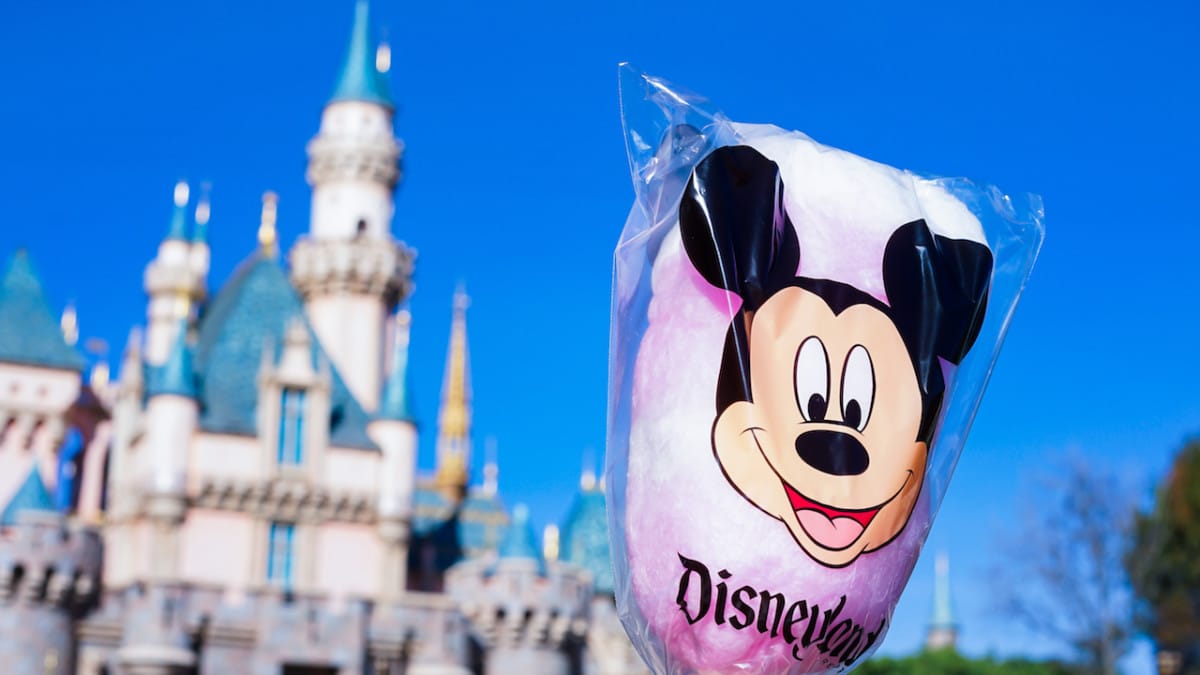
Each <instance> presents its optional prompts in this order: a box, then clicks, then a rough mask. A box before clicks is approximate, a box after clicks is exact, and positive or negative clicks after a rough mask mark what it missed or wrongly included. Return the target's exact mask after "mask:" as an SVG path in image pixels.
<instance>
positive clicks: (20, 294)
mask: <svg viewBox="0 0 1200 675" xmlns="http://www.w3.org/2000/svg"><path fill="white" fill-rule="evenodd" d="M0 361H10V362H13V363H23V364H27V365H32V366H42V367H44V368H62V369H65V370H75V371H82V370H83V368H84V366H85V365H86V364H85V362H84V360H83V357H82V356H80V355H79V353H78V352H76V351H75V350H74V349H72V348H71V347H70V346H69V345H67V342H66V340H64V339H63V335H62V330H61V328H60V327H59V325H58V322H57V321H55V320H54V316H53V315H52V314H51V313H50V307H49V306H48V305H47V304H46V297H45V295H44V294H43V293H42V282H41V280H40V279H39V278H38V275H37V271H36V270H35V269H34V267H33V262H32V261H31V260H30V259H29V254H28V253H26V252H25V250H24V249H22V250H19V251H17V252H16V254H15V255H13V257H12V260H11V261H10V262H9V264H8V270H7V271H6V272H5V274H4V279H3V281H0Z"/></svg>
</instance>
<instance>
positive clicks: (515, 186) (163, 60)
mask: <svg viewBox="0 0 1200 675" xmlns="http://www.w3.org/2000/svg"><path fill="white" fill-rule="evenodd" d="M756 5H757V7H756ZM372 12H373V15H374V17H373V18H374V24H375V26H376V28H378V29H382V30H383V31H384V32H385V34H386V36H387V38H388V39H389V41H390V42H391V44H392V48H393V70H392V74H391V83H392V89H393V92H394V94H395V96H396V97H397V99H398V100H399V111H398V116H397V120H396V128H397V133H398V135H399V136H400V137H401V138H402V139H403V140H404V141H405V143H406V152H405V172H406V174H405V179H404V183H403V185H402V186H401V189H400V191H399V193H398V195H397V203H396V219H395V223H394V226H393V231H394V232H395V234H396V235H397V236H398V237H400V238H402V239H404V240H405V241H407V242H408V243H409V244H410V245H412V246H415V247H416V248H417V249H418V250H419V252H420V256H419V259H418V267H417V292H416V295H415V296H414V298H413V300H412V309H413V313H414V324H413V330H414V335H413V344H412V349H413V355H412V364H413V366H412V367H413V376H414V378H415V383H414V384H415V388H416V394H417V397H418V401H417V405H418V411H419V413H420V415H421V421H422V422H423V424H424V427H423V429H424V432H425V436H424V437H423V441H422V458H421V462H422V465H424V466H429V465H430V464H431V455H432V446H431V444H430V440H431V438H432V435H433V433H432V432H433V429H434V413H435V410H436V399H437V396H438V391H439V387H440V379H441V374H442V368H443V358H444V353H445V348H446V343H447V336H448V329H449V326H448V324H449V317H450V298H451V294H452V292H453V289H454V286H455V284H456V283H457V282H458V281H459V280H463V281H465V282H466V284H467V288H468V291H469V292H470V294H471V296H472V298H473V304H472V307H471V311H470V328H469V331H470V340H471V350H472V351H471V359H472V367H473V376H474V389H475V413H476V414H475V430H476V437H477V443H476V447H479V448H481V447H482V445H483V439H484V438H485V437H486V436H488V435H493V436H495V437H496V438H497V440H498V447H499V458H500V463H501V475H500V483H501V492H502V494H503V496H504V497H505V499H506V501H507V502H508V503H509V504H513V503H516V502H520V501H523V502H527V503H529V504H530V506H531V508H532V509H533V511H534V513H535V516H536V518H537V519H538V520H539V522H541V523H545V522H550V521H553V520H560V519H561V518H562V517H563V516H564V515H565V513H566V509H567V507H568V505H569V502H570V499H571V496H572V494H573V493H574V492H575V490H576V487H577V484H578V475H579V471H580V466H581V457H582V456H583V453H584V449H585V448H588V447H591V448H594V449H595V455H596V456H597V458H598V457H599V455H600V453H601V451H602V448H603V444H604V424H605V415H604V406H605V387H606V373H607V367H606V358H607V339H608V299H609V285H610V261H611V254H612V248H613V245H614V244H615V242H616V240H617V236H618V234H619V232H620V229H621V226H622V224H623V222H624V219H625V216H626V213H627V212H628V209H629V207H630V204H631V201H632V190H631V189H630V186H629V178H628V172H627V167H626V163H625V156H624V149H623V145H622V136H621V129H620V121H619V116H618V108H617V90H616V83H617V71H616V65H617V63H618V62H619V61H622V60H629V61H632V62H633V63H635V64H637V65H638V66H639V67H641V68H642V69H644V70H645V71H647V72H650V73H653V74H657V75H660V76H662V77H665V78H667V79H669V80H671V81H673V82H675V83H677V84H679V85H682V86H684V87H686V88H688V89H691V90H693V91H696V92H700V93H703V94H705V95H707V96H708V97H709V98H711V99H712V100H713V101H714V103H715V104H716V105H717V106H718V107H720V108H721V109H723V110H724V111H725V112H726V114H727V115H729V116H730V117H731V118H733V119H735V120H739V121H748V122H773V123H776V124H779V125H781V126H785V127H790V128H797V129H800V130H803V131H805V132H807V133H808V134H810V135H811V136H813V137H814V138H816V139H817V140H819V141H822V142H824V143H827V144H831V145H837V146H840V147H843V148H846V149H848V150H851V151H854V152H857V153H859V154H863V155H866V156H868V157H871V158H873V159H876V160H880V161H883V162H886V163H890V164H893V165H896V166H900V167H904V168H910V169H914V170H917V171H921V172H927V173H934V174H941V175H964V176H969V177H972V178H974V179H977V180H980V181H985V182H990V183H994V184H996V185H999V186H1001V187H1002V188H1003V189H1005V190H1008V191H1010V192H1025V191H1030V192H1037V193H1040V194H1042V195H1043V196H1044V199H1045V204H1046V213H1047V216H1046V220H1047V231H1048V235H1047V240H1046V245H1045V248H1044V250H1043V254H1042V258H1041V260H1040V262H1039V264H1038V266H1037V268H1036V269H1035V270H1034V274H1033V278H1032V280H1031V282H1030V285H1029V288H1028V292H1027V295H1026V297H1025V299H1024V301H1023V302H1022V305H1021V307H1020V308H1019V310H1018V312H1017V315H1016V320H1015V323H1014V324H1013V327H1012V331H1011V333H1010V335H1009V339H1008V343H1007V345H1006V347H1005V349H1004V351H1003V353H1002V355H1001V358H1000V361H999V363H998V365H997V368H996V371H995V376H994V378H993V381H992V384H991V387H990V389H989V392H988V395H987V396H986V397H985V399H984V403H983V407H982V409H981V412H980V415H979V418H978V421H977V423H976V426H975V429H974V432H973V433H972V436H971V438H970V440H969V442H968V443H967V447H966V450H965V451H964V455H963V458H962V460H961V462H960V464H959V469H958V473H957V475H956V476H955V478H954V480H953V482H952V483H951V485H950V489H949V493H948V495H947V499H946V501H945V503H944V506H943V509H942V513H941V515H940V516H939V520H938V522H937V524H936V525H935V527H934V530H933V532H932V534H931V536H930V541H929V545H928V547H927V555H925V556H924V557H923V559H922V562H921V564H920V565H919V566H918V568H917V572H916V576H915V577H914V580H913V583H912V584H911V586H910V589H909V592H908V593H907V594H906V596H905V598H904V599H903V600H902V601H901V605H900V609H899V610H898V613H897V616H896V621H895V625H894V628H893V631H892V634H891V636H890V638H889V642H888V643H887V645H886V646H885V650H887V651H889V652H907V651H911V650H912V649H915V648H916V647H917V645H918V643H919V640H920V636H921V635H922V633H923V630H924V624H925V623H926V621H927V618H928V612H929V609H930V589H931V586H932V584H931V581H932V579H931V577H932V564H931V560H932V555H929V554H930V553H932V552H933V551H934V550H937V549H944V550H946V551H948V552H949V554H950V557H951V560H952V565H953V583H954V587H955V591H956V594H957V596H956V606H957V611H958V614H959V618H960V619H961V623H962V624H963V636H962V638H963V640H962V644H963V646H964V647H965V648H966V650H967V651H969V652H972V653H985V652H988V651H997V652H1000V653H1011V652H1024V653H1035V654H1036V653H1044V652H1045V647H1044V645H1042V644H1041V643H1040V642H1038V641H1034V640H1032V639H1030V638H1029V637H1028V636H1027V635H1024V634H1023V633H1020V632H1019V631H1016V630H1014V629H1012V628H1011V625H1010V624H1009V623H1007V622H1006V621H1005V620H1004V619H1003V618H1002V617H1000V616H999V615H998V614H997V613H996V611H995V607H994V605H993V603H992V602H991V600H990V592H991V591H990V589H991V585H990V575H989V570H990V569H993V568H994V567H995V565H997V564H1000V563H1001V562H1002V558H1001V557H1000V551H999V549H998V548H997V545H996V544H995V540H996V538H997V537H996V532H997V531H998V530H1000V529H1003V528H1005V527H1011V525H1012V523H1013V521H1014V520H1015V519H1017V518H1018V514H1019V509H1020V507H1019V505H1018V497H1019V496H1020V495H1021V491H1022V486H1023V485H1025V484H1026V483H1027V482H1028V479H1029V476H1030V475H1031V474H1032V473H1035V472H1037V471H1039V470H1041V469H1042V468H1043V467H1045V466H1046V465H1047V464H1046V462H1047V459H1048V458H1050V457H1054V456H1057V455H1061V454H1062V453H1063V452H1065V451H1067V450H1069V449H1075V450H1077V451H1078V452H1080V453H1082V454H1083V455H1085V456H1086V457H1088V458H1091V459H1093V460H1094V461H1095V462H1096V463H1097V464H1100V465H1103V466H1107V467H1112V468H1114V469H1115V470H1118V471H1121V472H1122V473H1124V474H1125V475H1126V476H1127V477H1128V480H1129V481H1130V482H1131V484H1133V485H1135V486H1136V487H1137V488H1138V489H1139V490H1140V491H1141V493H1142V494H1147V493H1148V491H1149V486H1150V484H1151V480H1152V479H1153V478H1154V477H1156V476H1158V475H1160V474H1161V473H1162V471H1163V470H1164V468H1165V467H1166V466H1167V463H1168V461H1169V458H1170V456H1171V454H1172V453H1173V452H1174V450H1175V449H1176V448H1177V447H1178V446H1179V445H1180V443H1181V440H1182V438H1183V437H1184V436H1185V435H1187V434H1190V433H1195V432H1197V431H1200V395H1197V393H1196V382H1197V381H1200V358H1197V356H1196V344H1197V341H1198V338H1200V311H1197V309H1198V308H1197V301H1196V296H1197V291H1200V281H1198V280H1197V276H1196V264H1195V260H1196V257H1197V256H1196V250H1197V249H1198V248H1200V215H1198V212H1197V208H1196V203H1197V202H1196V197H1195V195H1196V191H1197V184H1198V179H1200V172H1198V171H1197V169H1196V158H1197V155H1198V153H1200V132H1198V129H1200V124H1198V121H1200V94H1198V91H1200V88H1198V87H1197V81H1198V66H1200V13H1198V10H1197V6H1196V5H1195V3H1184V2H1179V3H1174V4H1171V3H1158V2H1138V3H1130V2H1120V3H1116V2H1108V1H1106V0H1102V1H1100V2H1095V1H1093V2H1041V1H1034V0H1017V1H1015V2H1007V3H971V2H961V1H957V2H949V1H946V2H927V3H911V2H906V3H895V2H864V1H859V0H850V1H847V2H825V3H808V2H795V1H781V2H761V3H749V2H736V3H721V2H716V1H715V0H690V1H687V2H657V3H652V2H635V1H633V0H609V1H607V2H597V3H586V2H556V3H548V2H547V3H537V2H529V1H528V0H515V1H513V2H506V3H486V4H485V3H478V4H476V3H471V2H466V1H464V0H449V1H446V2H420V3H403V2H397V1H394V0H393V1H385V0H375V2H374V3H373V6H372ZM351 13H352V3H351V2H350V0H338V1H336V2H335V1H333V0H327V1H324V2H320V3H300V2H295V1H291V0H288V1H284V0H265V1H262V2H254V3H248V2H241V1H238V2H234V1H233V0H213V1H210V2H161V1H160V2H146V1H145V0H130V1H128V2H119V3H117V2H108V3H95V2H75V3H71V2H57V1H47V2H36V3H31V2H19V3H7V4H6V5H5V7H4V9H3V10H0V130H2V133H3V138H4V142H3V145H2V146H0V255H4V256H7V255H9V254H10V253H11V252H12V250H13V249H15V248H16V247H17V246H19V245H24V246H28V247H29V248H30V250H31V252H32V255H33V256H34V259H35V261H36V263H37V264H38V265H39V267H40V269H41V272H42V276H43V277H44V280H45V283H46V286H47V289H48V293H49V296H50V298H51V300H52V302H53V303H54V305H55V308H56V310H57V309H58V308H61V306H62V305H63V304H64V303H65V302H66V301H68V300H73V301H74V302H75V303H76V304H77V305H78V312H79V320H80V323H81V330H82V333H83V336H84V337H88V336H95V337H100V338H103V339H104V340H106V341H108V343H109V344H110V345H112V346H113V349H114V352H116V351H117V350H119V348H120V346H121V345H122V344H123V343H124V339H125V335H126V333H127V331H128V329H129V327H130V326H131V325H133V324H136V323H139V322H142V321H143V320H144V317H145V304H144V297H143V294H142V290H141V283H142V273H143V269H144V265H145V263H146V262H147V261H148V260H149V259H150V257H151V256H152V255H153V253H154V250H155V247H156V245H157V243H158V240H159V239H160V238H161V236H162V234H163V233H164V232H165V230H166V226H167V221H168V217H169V214H170V209H171V188H172V185H173V184H174V182H175V181H176V180H177V179H179V178H181V177H186V178H189V179H191V180H192V181H194V182H198V181H201V180H204V181H209V182H211V183H212V200H213V216H212V222H211V224H210V230H211V233H212V235H211V240H212V244H213V275H212V282H213V285H214V286H215V285H216V284H219V283H220V282H222V281H223V280H224V279H225V278H226V277H227V276H228V275H229V273H230V272H231V271H232V269H233V268H234V266H235V265H236V264H237V263H238V262H239V261H240V260H241V259H243V258H244V257H246V256H247V255H249V254H250V253H251V252H252V251H253V249H254V246H255V230H256V227H257V224H258V214H259V200H260V196H261V194H262V192H263V191H264V190H267V189H271V190H275V191H276V192H278V193H279V195H280V202H279V224H280V230H281V233H280V235H281V239H282V243H283V245H284V246H285V247H289V246H290V244H291V242H292V241H294V239H295V238H296V237H297V236H298V235H299V234H301V233H302V232H304V231H305V230H306V229H307V223H308V211H309V201H308V200H309V190H308V187H307V185H306V184H305V182H304V167H305V154H304V145H305V143H306V142H307V141H308V139H309V138H311V137H312V135H313V134H314V133H315V132H316V129H317V123H318V115H319V113H320V109H321V106H322V105H323V103H324V102H325V100H326V99H327V98H328V96H329V95H330V93H331V91H332V87H333V83H334V79H335V75H336V71H337V69H338V68H339V66H340V63H341V60H342V57H343V54H344V49H345V46H346V40H347V39H348V33H349V23H350V18H351ZM3 328H5V329H7V328H8V327H3ZM476 470H478V467H476Z"/></svg>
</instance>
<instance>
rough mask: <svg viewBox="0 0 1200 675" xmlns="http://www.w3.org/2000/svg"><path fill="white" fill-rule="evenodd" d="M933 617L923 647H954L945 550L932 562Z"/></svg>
mask: <svg viewBox="0 0 1200 675" xmlns="http://www.w3.org/2000/svg"><path fill="white" fill-rule="evenodd" d="M934 574H935V575H936V576H935V577H934V582H933V617H932V619H931V620H930V622H929V633H928V635H926V637H925V648H926V649H928V650H930V651H932V650H936V649H954V645H955V643H956V642H957V641H958V626H957V625H956V624H955V623H954V614H953V611H952V609H951V604H950V559H949V557H948V556H947V555H946V553H945V552H940V553H938V555H937V560H936V562H934Z"/></svg>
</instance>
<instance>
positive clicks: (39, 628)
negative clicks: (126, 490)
mask: <svg viewBox="0 0 1200 675" xmlns="http://www.w3.org/2000/svg"><path fill="white" fill-rule="evenodd" d="M4 521H5V522H4V525H5V527H6V528H7V532H6V533H5V536H3V537H0V635H3V636H4V639H3V640H0V663H2V664H4V672H6V673H38V674H39V675H40V674H41V673H47V674H52V675H67V674H68V673H73V672H75V665H74V663H73V662H72V660H73V657H74V654H75V649H74V644H73V642H74V629H73V627H72V616H75V615H78V614H80V613H82V612H83V611H85V610H87V609H88V608H90V607H92V606H93V605H94V604H95V601H96V597H97V592H98V590H99V588H100V581H99V578H98V573H99V568H100V541H99V538H98V537H96V535H95V533H93V532H91V531H88V530H82V529H70V530H68V529H67V527H66V526H65V525H64V522H63V519H62V516H61V515H59V514H58V513H55V512H54V511H53V504H52V503H51V500H50V495H49V493H47V491H46V488H45V486H44V485H42V483H41V478H40V477H39V476H38V472H37V471H36V470H32V471H30V473H29V475H28V477H27V478H26V482H25V484H24V485H23V486H22V488H21V490H19V491H18V493H17V494H16V495H14V497H13V499H12V500H11V501H10V502H9V504H8V506H7V507H5V509H4Z"/></svg>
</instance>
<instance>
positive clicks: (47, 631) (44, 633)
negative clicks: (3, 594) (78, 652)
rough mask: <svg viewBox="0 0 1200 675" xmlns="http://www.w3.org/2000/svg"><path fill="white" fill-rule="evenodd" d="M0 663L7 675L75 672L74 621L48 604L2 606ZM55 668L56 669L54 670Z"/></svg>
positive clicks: (0, 615)
mask: <svg viewBox="0 0 1200 675" xmlns="http://www.w3.org/2000/svg"><path fill="white" fill-rule="evenodd" d="M0 636H3V639H0V664H3V669H4V670H3V672H4V673H5V675H47V673H55V674H57V673H63V674H64V675H66V673H72V672H74V668H73V664H72V663H71V661H70V659H71V656H72V649H71V637H72V629H71V620H70V617H69V616H68V615H67V614H66V613H65V612H64V611H62V610H61V609H59V608H57V607H53V606H46V605H33V606H27V607H25V606H10V607H5V608H3V609H0ZM51 668H54V669H53V670H52V669H51Z"/></svg>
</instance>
